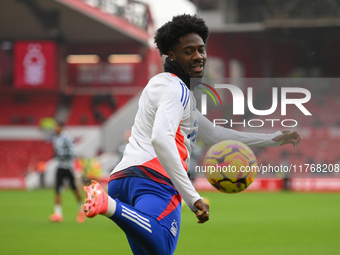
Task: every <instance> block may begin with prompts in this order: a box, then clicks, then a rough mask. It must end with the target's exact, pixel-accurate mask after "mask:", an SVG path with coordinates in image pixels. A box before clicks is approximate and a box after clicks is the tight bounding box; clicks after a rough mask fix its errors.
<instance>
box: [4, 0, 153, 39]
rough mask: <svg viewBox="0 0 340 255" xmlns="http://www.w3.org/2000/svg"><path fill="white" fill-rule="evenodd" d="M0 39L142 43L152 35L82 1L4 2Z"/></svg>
mask: <svg viewBox="0 0 340 255" xmlns="http://www.w3.org/2000/svg"><path fill="white" fill-rule="evenodd" d="M0 24H1V26H0V40H3V41H4V40H51V39H52V40H57V41H62V42H112V43H114V42H123V43H124V42H133V41H135V42H138V43H141V44H144V45H147V44H148V40H149V34H148V32H147V31H146V30H144V29H142V28H139V27H137V26H135V25H133V24H131V23H130V22H128V21H127V20H126V19H123V18H121V17H118V16H115V15H113V14H109V13H106V12H103V11H101V10H100V9H99V8H96V7H92V6H90V5H88V4H86V3H85V2H83V1H81V0H5V1H0Z"/></svg>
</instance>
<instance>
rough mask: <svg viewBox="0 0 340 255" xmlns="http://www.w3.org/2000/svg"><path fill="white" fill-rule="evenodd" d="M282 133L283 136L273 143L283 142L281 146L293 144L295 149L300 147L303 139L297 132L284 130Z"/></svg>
mask: <svg viewBox="0 0 340 255" xmlns="http://www.w3.org/2000/svg"><path fill="white" fill-rule="evenodd" d="M282 133H283V134H282V135H279V136H277V137H275V138H274V139H273V141H274V142H281V143H280V146H281V145H285V144H288V143H291V144H293V146H294V149H296V148H297V147H299V145H300V142H301V140H302V137H301V135H300V134H299V133H298V132H297V131H289V130H283V131H282Z"/></svg>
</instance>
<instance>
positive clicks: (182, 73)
mask: <svg viewBox="0 0 340 255" xmlns="http://www.w3.org/2000/svg"><path fill="white" fill-rule="evenodd" d="M208 36H209V31H208V28H207V26H206V24H205V22H204V21H203V20H202V19H201V18H199V17H197V16H191V15H185V14H184V15H179V16H176V17H174V18H173V19H172V21H170V22H168V23H166V24H165V25H163V26H162V27H161V28H159V29H158V30H157V32H156V36H155V42H156V45H157V47H158V49H159V51H160V53H161V55H167V56H168V57H167V59H166V61H165V64H164V72H163V73H160V74H158V75H156V76H154V77H153V78H151V79H150V81H149V83H148V84H147V85H146V87H145V88H144V90H143V92H142V95H141V97H140V100H139V109H138V112H137V114H136V117H135V122H134V125H133V127H132V129H131V136H130V138H129V143H128V145H127V146H126V149H125V152H124V155H123V158H122V160H121V162H120V163H119V164H118V165H117V166H116V167H115V169H114V170H113V171H112V173H111V176H110V182H109V186H108V195H107V194H106V192H105V191H104V190H103V188H102V187H101V186H100V185H99V184H98V183H97V182H95V181H93V182H92V184H91V185H90V186H88V187H84V189H85V191H86V195H87V199H86V202H85V205H84V206H83V208H84V212H85V214H86V215H87V216H88V217H94V216H96V215H98V214H102V215H105V216H107V217H108V218H110V219H111V220H112V221H113V222H115V223H116V224H117V225H118V226H119V227H120V228H121V229H122V230H123V231H124V232H125V234H126V236H127V238H128V241H129V244H130V247H131V250H132V252H133V253H134V254H152V255H156V254H160V255H167V254H173V253H174V252H175V249H176V245H177V241H178V236H179V232H180V224H181V199H182V198H183V199H184V201H185V202H186V203H187V205H188V206H189V208H190V209H191V210H192V211H193V212H194V213H195V215H196V217H197V219H198V223H204V222H206V221H208V220H209V205H208V204H206V203H205V202H204V201H203V199H202V197H201V196H200V195H199V194H198V193H197V191H196V190H195V188H194V187H193V185H192V183H191V182H190V180H189V178H188V175H187V170H188V166H187V164H188V162H189V159H190V154H191V152H192V150H193V148H194V146H195V142H196V136H197V135H198V136H200V137H201V138H202V139H204V141H205V142H207V143H208V144H215V143H217V142H219V141H222V140H238V141H241V142H243V143H245V144H247V145H250V146H279V145H283V144H287V143H291V144H293V145H294V147H295V146H298V145H299V143H300V140H301V137H300V135H299V134H298V133H297V132H294V131H292V132H288V131H287V132H286V131H284V132H281V131H278V132H276V133H273V134H258V133H246V132H238V131H235V130H231V129H227V128H223V127H214V126H213V124H212V123H211V122H210V121H209V120H208V119H207V118H205V117H204V116H203V115H202V114H201V113H200V112H199V111H198V110H197V109H196V101H195V98H194V96H193V93H192V92H191V91H190V78H201V77H202V76H203V72H204V66H205V62H206V58H207V54H206V49H205V44H206V41H207V39H208Z"/></svg>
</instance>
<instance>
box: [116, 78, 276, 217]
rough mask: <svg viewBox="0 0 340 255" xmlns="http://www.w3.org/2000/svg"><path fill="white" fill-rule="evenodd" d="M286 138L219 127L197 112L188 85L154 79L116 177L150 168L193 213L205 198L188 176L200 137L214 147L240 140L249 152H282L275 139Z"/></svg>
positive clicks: (164, 79)
mask: <svg viewBox="0 0 340 255" xmlns="http://www.w3.org/2000/svg"><path fill="white" fill-rule="evenodd" d="M281 134H282V132H280V131H278V132H276V133H273V134H258V133H246V132H239V131H235V130H231V129H227V128H223V127H221V126H216V127H214V126H213V123H212V122H211V121H209V120H208V119H207V118H205V117H204V116H203V115H202V114H201V113H200V112H199V111H198V110H197V109H196V100H195V98H194V96H193V94H192V92H190V91H189V89H188V88H187V86H186V85H185V84H184V82H183V81H182V80H181V79H180V78H178V77H177V76H176V75H174V74H171V73H161V74H158V75H156V76H154V77H153V78H151V79H150V81H149V83H148V84H147V86H146V87H145V88H144V90H143V92H142V94H141V97H140V99H139V109H138V112H137V114H136V117H135V122H134V125H133V127H132V129H131V137H130V138H129V143H128V145H127V146H126V149H125V152H124V155H123V158H122V160H121V162H120V163H119V164H118V165H117V166H116V167H115V168H114V169H113V171H112V173H111V174H113V173H116V172H118V171H121V170H124V169H126V168H128V167H131V166H145V167H148V168H151V169H153V170H155V171H156V172H158V173H160V174H162V175H163V176H165V177H167V178H170V180H171V181H172V183H173V184H174V186H175V188H176V189H177V191H178V192H179V194H180V195H181V196H182V197H183V199H184V201H185V202H186V203H187V204H188V206H189V208H190V209H191V210H192V211H195V210H197V208H196V207H195V206H194V203H195V202H196V201H197V200H198V199H200V198H201V197H200V195H199V194H198V193H197V192H196V190H195V188H194V187H193V185H192V183H191V181H190V179H189V178H188V175H187V173H186V171H187V170H188V167H187V164H188V162H189V160H190V154H191V152H192V150H193V148H194V146H195V142H196V137H197V135H199V136H200V138H201V139H202V140H203V141H205V142H207V143H208V144H215V143H217V142H220V141H223V140H237V141H240V142H243V143H245V144H247V145H249V146H263V147H264V146H278V145H279V143H278V142H274V141H272V139H273V138H274V137H276V136H278V135H281Z"/></svg>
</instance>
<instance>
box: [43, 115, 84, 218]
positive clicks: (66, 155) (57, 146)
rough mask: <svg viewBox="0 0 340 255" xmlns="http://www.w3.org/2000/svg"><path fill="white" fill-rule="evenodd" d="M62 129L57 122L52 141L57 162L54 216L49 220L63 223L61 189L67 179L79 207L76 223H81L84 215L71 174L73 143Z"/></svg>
mask: <svg viewBox="0 0 340 255" xmlns="http://www.w3.org/2000/svg"><path fill="white" fill-rule="evenodd" d="M63 129H64V123H63V122H60V121H59V122H57V123H56V126H55V135H54V136H53V140H52V141H53V148H54V154H55V158H56V159H57V160H58V169H57V172H56V186H55V204H54V214H52V215H51V216H50V220H51V221H53V222H62V221H63V214H62V205H61V204H62V201H61V189H62V186H63V182H64V180H65V179H68V180H69V183H70V185H71V188H72V190H73V191H74V194H75V196H76V199H77V201H78V205H79V212H78V215H77V221H78V222H79V223H82V222H84V221H85V215H84V213H83V211H82V207H81V205H82V198H81V195H80V193H79V190H78V189H77V186H76V185H75V179H74V172H73V158H74V156H75V151H74V142H73V138H72V137H71V136H70V135H69V134H67V133H66V132H65V131H63Z"/></svg>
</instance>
